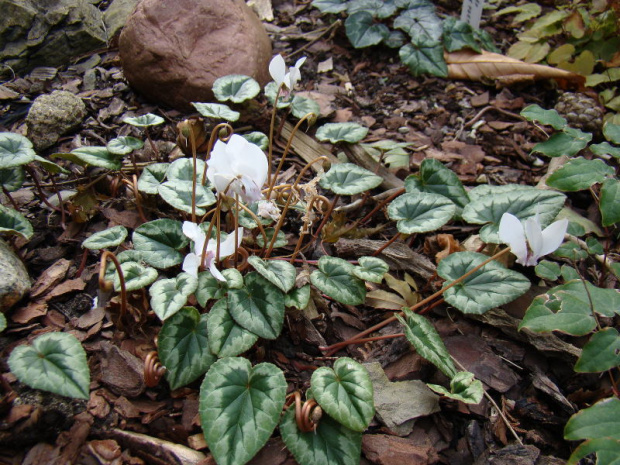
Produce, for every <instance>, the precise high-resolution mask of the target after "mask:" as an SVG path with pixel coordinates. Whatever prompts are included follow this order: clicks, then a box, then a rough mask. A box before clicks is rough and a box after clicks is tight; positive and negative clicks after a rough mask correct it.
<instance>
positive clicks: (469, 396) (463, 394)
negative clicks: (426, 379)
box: [427, 371, 484, 404]
mask: <svg viewBox="0 0 620 465" xmlns="http://www.w3.org/2000/svg"><path fill="white" fill-rule="evenodd" d="M427 386H428V387H429V388H431V389H432V390H433V391H435V392H436V393H437V394H440V395H442V396H445V397H449V398H450V399H454V400H460V401H461V402H464V403H466V404H479V403H480V401H481V400H482V396H484V387H483V386H482V383H481V382H480V380H478V379H476V378H475V377H474V374H473V373H469V372H468V371H459V372H458V373H456V374H455V375H454V377H453V378H452V379H451V380H450V390H449V391H448V390H447V389H446V388H445V387H443V386H440V385H438V384H430V383H429V384H427Z"/></svg>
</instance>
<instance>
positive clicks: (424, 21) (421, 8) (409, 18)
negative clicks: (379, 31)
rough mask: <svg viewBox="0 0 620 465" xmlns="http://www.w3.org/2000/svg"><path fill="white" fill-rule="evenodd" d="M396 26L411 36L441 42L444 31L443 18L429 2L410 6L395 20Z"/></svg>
mask: <svg viewBox="0 0 620 465" xmlns="http://www.w3.org/2000/svg"><path fill="white" fill-rule="evenodd" d="M394 27H395V28H396V29H402V30H403V31H405V32H406V33H407V34H409V37H412V38H414V37H419V38H423V39H425V40H428V41H432V42H434V43H439V40H440V39H441V35H442V33H443V28H442V24H441V19H439V17H438V16H437V15H436V14H435V7H434V6H433V5H432V4H431V3H428V2H419V3H418V5H416V7H411V6H410V7H408V9H407V10H405V11H403V12H402V13H401V14H400V15H399V16H398V17H397V18H396V19H395V20H394Z"/></svg>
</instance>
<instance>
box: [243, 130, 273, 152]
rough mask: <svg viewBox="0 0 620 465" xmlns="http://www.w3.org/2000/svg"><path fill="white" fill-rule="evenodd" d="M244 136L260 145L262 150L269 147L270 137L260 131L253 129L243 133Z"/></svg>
mask: <svg viewBox="0 0 620 465" xmlns="http://www.w3.org/2000/svg"><path fill="white" fill-rule="evenodd" d="M243 138H244V139H245V140H247V141H248V142H251V143H253V144H254V145H258V146H259V147H260V148H261V149H262V150H267V149H268V148H269V137H267V135H266V134H265V133H262V132H260V131H252V132H249V133H247V134H243Z"/></svg>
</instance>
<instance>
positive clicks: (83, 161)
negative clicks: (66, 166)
mask: <svg viewBox="0 0 620 465" xmlns="http://www.w3.org/2000/svg"><path fill="white" fill-rule="evenodd" d="M52 157H53V158H62V159H65V160H69V161H72V162H73V163H77V164H78V165H82V166H98V167H100V168H105V169H108V170H114V171H116V170H120V169H121V167H122V163H121V159H120V158H119V157H118V155H114V154H113V153H111V152H109V151H108V149H107V148H105V147H95V146H92V147H80V148H78V149H75V150H72V151H71V152H70V153H55V154H53V155H52Z"/></svg>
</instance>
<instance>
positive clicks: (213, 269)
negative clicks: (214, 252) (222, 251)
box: [209, 260, 226, 282]
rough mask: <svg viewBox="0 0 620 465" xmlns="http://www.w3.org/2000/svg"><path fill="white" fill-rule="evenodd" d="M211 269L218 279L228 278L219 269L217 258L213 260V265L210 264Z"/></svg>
mask: <svg viewBox="0 0 620 465" xmlns="http://www.w3.org/2000/svg"><path fill="white" fill-rule="evenodd" d="M209 271H210V272H211V274H212V275H213V276H214V277H215V279H217V280H218V281H224V282H226V278H225V277H224V275H223V274H222V273H220V270H218V269H217V267H216V266H215V260H213V261H212V262H211V265H209Z"/></svg>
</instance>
